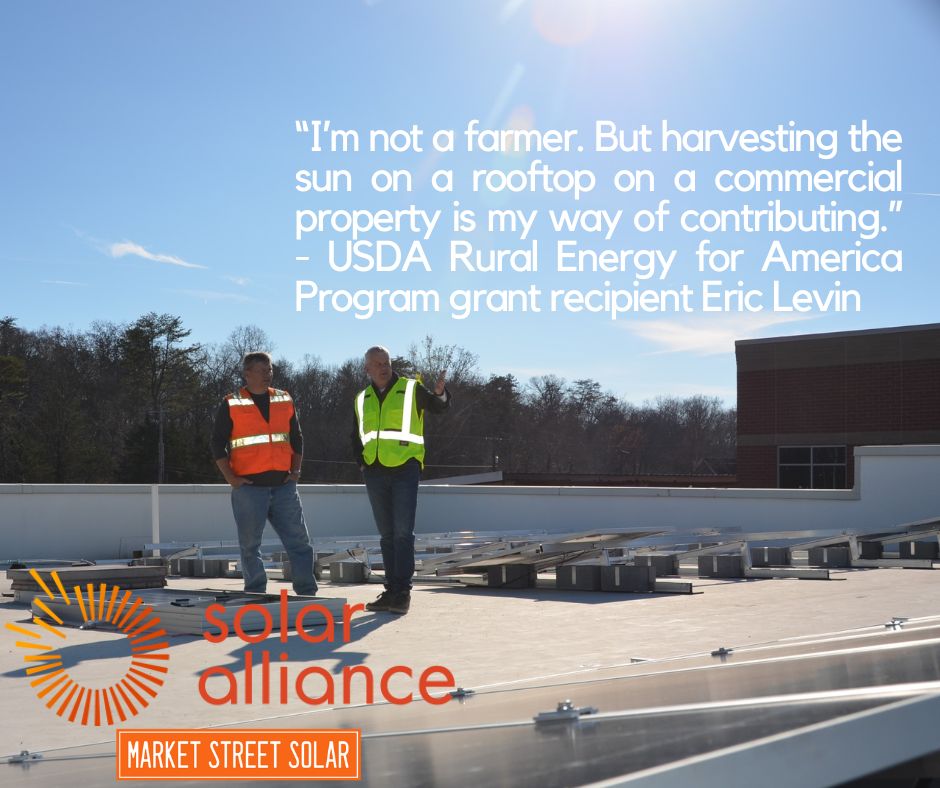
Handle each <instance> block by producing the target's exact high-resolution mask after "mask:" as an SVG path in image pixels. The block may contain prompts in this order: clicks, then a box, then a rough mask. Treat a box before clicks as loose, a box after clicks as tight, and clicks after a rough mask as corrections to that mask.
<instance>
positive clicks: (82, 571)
mask: <svg viewBox="0 0 940 788" xmlns="http://www.w3.org/2000/svg"><path fill="white" fill-rule="evenodd" d="M53 572H55V573H56V575H58V578H59V581H60V582H61V584H62V586H64V587H65V589H66V590H67V591H68V592H70V593H71V591H72V590H73V589H74V588H75V586H79V587H80V588H82V589H83V590H84V589H86V588H87V587H88V586H92V587H93V588H95V589H98V588H100V587H101V585H102V584H104V585H106V586H118V587H120V588H121V589H122V590H131V591H133V590H135V589H141V588H163V586H165V585H166V569H164V567H162V566H128V565H127V564H94V565H86V566H48V565H47V566H44V567H41V568H36V567H33V568H31V569H9V570H7V579H9V580H12V581H13V583H12V589H13V600H14V601H15V602H20V603H22V604H29V603H30V602H31V601H32V600H33V598H34V597H36V596H37V595H40V594H44V592H45V589H44V588H43V584H45V586H46V588H49V589H53V590H55V589H57V588H58V583H56V582H55V579H54V578H53V577H52V573H53ZM40 581H42V582H40Z"/></svg>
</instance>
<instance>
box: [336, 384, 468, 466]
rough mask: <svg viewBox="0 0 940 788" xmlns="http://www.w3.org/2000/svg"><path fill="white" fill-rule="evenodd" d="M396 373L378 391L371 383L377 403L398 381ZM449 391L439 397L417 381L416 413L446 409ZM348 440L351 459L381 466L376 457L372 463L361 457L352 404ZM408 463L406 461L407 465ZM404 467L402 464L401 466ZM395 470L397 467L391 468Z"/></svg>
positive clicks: (364, 463)
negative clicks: (350, 430)
mask: <svg viewBox="0 0 940 788" xmlns="http://www.w3.org/2000/svg"><path fill="white" fill-rule="evenodd" d="M398 377H399V375H398V373H397V372H393V373H392V379H391V380H390V381H389V382H388V386H386V387H385V388H384V389H383V390H382V391H379V390H378V389H377V388H376V387H375V385H374V384H372V386H371V387H372V390H373V391H374V392H375V396H376V397H378V398H379V403H380V404H381V403H382V402H384V401H385V396H386V394H388V392H389V391H391V390H392V387H393V386H394V385H395V383H396V382H397V381H398ZM450 400H451V396H450V391H448V390H447V389H446V388H445V389H444V394H443V396H441V397H439V396H437V394H435V393H434V392H433V391H428V389H426V388H425V387H424V386H423V385H422V384H421V383H419V384H418V385H417V387H416V389H415V404H416V405H417V407H418V413H422V412H423V411H425V410H426V411H428V412H430V413H441V412H442V411H445V410H447V408H449V407H450ZM349 441H350V444H351V446H352V455H353V459H354V460H355V461H356V462H357V463H359V464H360V465H369V467H382V466H381V464H380V463H379V461H378V459H376V460H375V462H373V463H366V462H365V460H363V458H362V439H361V438H360V437H359V419H358V418H357V417H356V406H355V404H354V405H353V420H352V432H351V433H350V434H349ZM408 462H409V463H412V462H417V460H415V459H411V460H408ZM407 464H408V463H406V465H407ZM402 467H404V466H402ZM393 470H397V469H393Z"/></svg>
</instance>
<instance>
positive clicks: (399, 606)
mask: <svg viewBox="0 0 940 788" xmlns="http://www.w3.org/2000/svg"><path fill="white" fill-rule="evenodd" d="M410 607H411V592H410V591H400V592H399V593H397V594H395V595H394V596H393V597H392V601H391V602H389V605H388V612H389V613H397V614H398V615H400V616H401V615H404V614H405V613H407V612H408V609H409V608H410Z"/></svg>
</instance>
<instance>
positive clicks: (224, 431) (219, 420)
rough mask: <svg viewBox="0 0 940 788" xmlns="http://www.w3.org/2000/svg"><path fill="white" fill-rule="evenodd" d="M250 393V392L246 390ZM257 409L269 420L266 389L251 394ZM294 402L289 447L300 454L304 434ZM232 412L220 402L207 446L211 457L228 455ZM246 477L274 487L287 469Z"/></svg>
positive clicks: (253, 481) (302, 448)
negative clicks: (262, 392) (262, 391)
mask: <svg viewBox="0 0 940 788" xmlns="http://www.w3.org/2000/svg"><path fill="white" fill-rule="evenodd" d="M248 393H249V394H251V392H250V391H249V392H248ZM251 398H252V399H253V400H254V401H255V405H256V406H257V408H258V410H260V411H261V415H262V417H263V418H264V420H265V421H267V422H269V423H270V421H271V395H270V394H269V393H268V392H267V391H266V392H264V394H251ZM296 407H297V405H296V403H294V408H295V410H294V415H293V416H291V417H290V447H291V449H292V450H293V452H294V454H300V455H302V454H303V453H304V436H303V434H302V433H301V431H300V422H299V421H297V411H296ZM232 426H233V425H232V414H231V413H230V412H229V405H228V402H227V401H224V400H223V402H222V404H221V405H220V406H219V410H218V412H217V413H216V414H215V425H214V427H213V429H212V438H211V440H210V441H209V447H210V449H211V450H212V459H213V460H221V459H222V458H223V457H227V456H228V453H229V451H228V442H229V441H230V440H231V438H232ZM245 478H246V479H251V481H252V483H254V484H257V485H259V486H261V487H276V486H278V485H279V484H283V483H284V480H285V479H286V478H287V471H265V472H264V473H248V474H245Z"/></svg>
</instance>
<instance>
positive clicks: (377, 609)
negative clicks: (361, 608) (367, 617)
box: [366, 591, 395, 613]
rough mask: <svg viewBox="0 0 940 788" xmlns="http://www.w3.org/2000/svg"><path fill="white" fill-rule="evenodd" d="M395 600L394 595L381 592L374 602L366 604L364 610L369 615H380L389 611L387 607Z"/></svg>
mask: <svg viewBox="0 0 940 788" xmlns="http://www.w3.org/2000/svg"><path fill="white" fill-rule="evenodd" d="M394 598H395V594H393V593H392V592H391V591H383V592H382V593H381V594H379V595H378V597H376V599H375V601H374V602H367V603H366V610H368V611H370V612H371V613H382V612H386V611H388V609H389V605H390V604H391V602H392V600H393V599H394Z"/></svg>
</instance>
